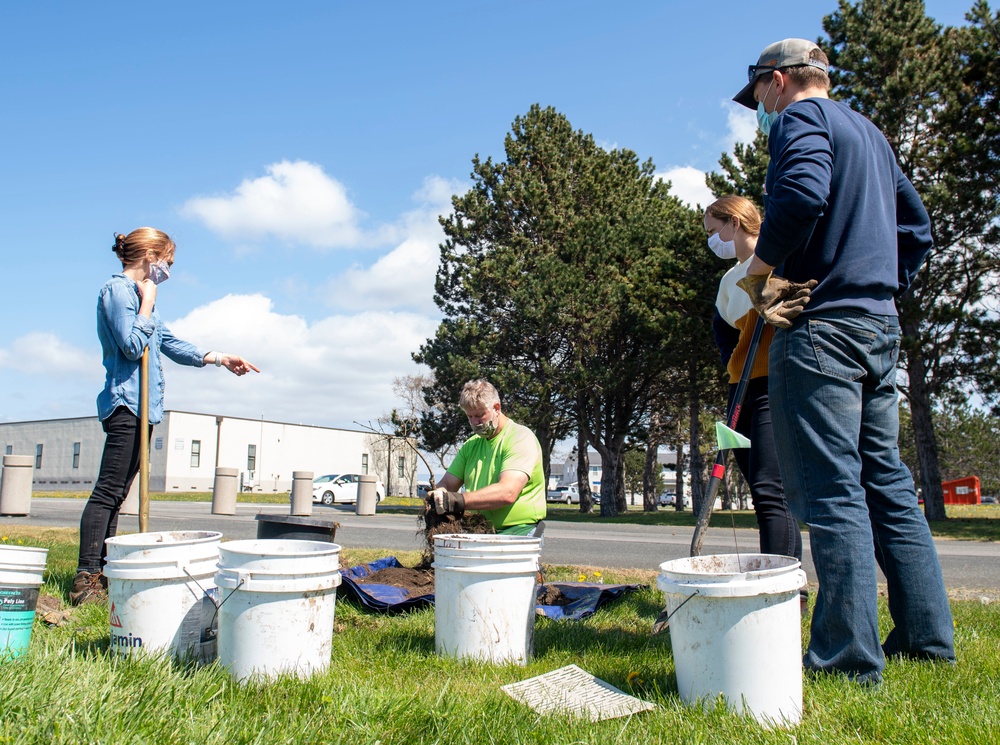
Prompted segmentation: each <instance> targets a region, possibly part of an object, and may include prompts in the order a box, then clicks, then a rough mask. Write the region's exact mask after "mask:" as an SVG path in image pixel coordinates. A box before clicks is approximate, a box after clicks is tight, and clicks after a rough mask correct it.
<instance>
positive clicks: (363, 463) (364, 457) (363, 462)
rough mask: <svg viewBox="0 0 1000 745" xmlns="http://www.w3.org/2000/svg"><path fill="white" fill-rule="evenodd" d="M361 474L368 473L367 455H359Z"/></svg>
mask: <svg viewBox="0 0 1000 745" xmlns="http://www.w3.org/2000/svg"><path fill="white" fill-rule="evenodd" d="M361 473H365V474H366V473H368V453H362V454H361Z"/></svg>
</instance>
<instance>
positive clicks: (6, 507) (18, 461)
mask: <svg viewBox="0 0 1000 745" xmlns="http://www.w3.org/2000/svg"><path fill="white" fill-rule="evenodd" d="M34 475H35V459H34V458H33V457H31V456H30V455H5V456H4V457H3V476H2V478H0V515H27V514H28V512H30V511H31V479H32V477H33V476H34Z"/></svg>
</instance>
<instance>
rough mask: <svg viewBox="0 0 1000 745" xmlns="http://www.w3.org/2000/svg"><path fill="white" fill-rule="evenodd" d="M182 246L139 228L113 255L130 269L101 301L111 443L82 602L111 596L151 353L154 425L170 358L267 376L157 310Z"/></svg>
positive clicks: (92, 502)
mask: <svg viewBox="0 0 1000 745" xmlns="http://www.w3.org/2000/svg"><path fill="white" fill-rule="evenodd" d="M174 248H175V247H174V242H173V241H172V240H170V237H169V236H168V235H167V234H166V233H164V232H162V231H160V230H156V229H155V228H138V229H136V230H133V231H132V232H131V233H129V234H128V235H127V236H126V235H122V234H120V233H119V234H118V235H116V236H115V245H114V246H113V247H112V250H113V251H114V252H115V254H116V255H117V256H118V258H119V259H120V260H121V262H122V271H121V273H120V274H116V275H114V276H113V277H112V278H111V279H109V280H108V281H107V282H106V283H105V285H104V287H102V288H101V292H100V295H99V297H98V300H97V336H98V338H99V339H100V341H101V349H102V351H103V356H104V368H105V370H106V371H107V377H106V379H105V383H104V390H102V391H101V393H100V395H98V397H97V414H98V417H99V418H100V420H101V423H102V426H103V428H104V432H105V433H106V434H107V438H106V440H105V443H104V454H103V456H102V457H101V470H100V472H99V474H98V477H97V483H96V484H94V491H93V493H92V494H91V495H90V499H89V500H87V505H86V507H84V509H83V516H82V517H81V519H80V561H79V564H78V566H77V574H76V577H75V578H74V580H73V588H72V590H71V591H70V601H71V602H72V603H73V604H74V605H80V604H82V603H88V602H99V601H101V600H104V599H105V597H106V592H105V591H106V588H107V580H106V579H105V578H104V574H103V572H102V570H103V566H104V559H105V554H106V547H105V543H104V542H105V540H107V539H108V538H110V537H112V536H114V535H115V534H116V532H117V529H118V511H119V509H121V506H122V503H123V502H124V501H125V497H126V496H128V492H129V489H130V488H131V486H132V481H133V480H134V479H135V475H136V473H138V471H139V439H140V431H139V430H140V423H139V396H140V393H141V391H140V386H139V370H140V365H141V361H142V353H143V350H144V349H146V348H147V347H148V349H149V423H150V430H151V431H152V425H154V424H157V423H159V422H160V420H161V419H163V370H162V368H161V365H160V355H161V354H163V355H165V356H167V357H168V358H170V359H171V360H173V361H174V362H176V363H178V364H180V365H190V366H192V367H204V366H205V365H207V364H212V363H214V364H215V366H216V367H223V366H225V367H226V368H228V369H229V370H230V371H231V372H233V373H234V374H236V375H245V374H246V373H248V372H249V371H250V370H253V371H255V372H260V370H258V369H257V368H256V367H254V366H253V365H252V364H250V363H249V362H247V361H246V360H245V359H243V358H242V357H238V356H236V355H230V354H223V353H221V352H203V351H202V350H200V349H198V348H197V347H195V346H194V345H193V344H189V343H188V342H186V341H181V340H180V339H178V338H177V337H175V336H174V335H173V334H171V333H170V330H169V329H167V327H166V326H164V325H163V322H162V321H161V320H160V317H159V314H158V313H157V312H156V308H155V302H156V292H157V286H158V285H159V284H160V283H162V282H164V281H165V280H166V279H167V278H168V277H169V276H170V267H171V266H172V265H173V263H174Z"/></svg>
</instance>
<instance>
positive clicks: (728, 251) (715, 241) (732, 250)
mask: <svg viewBox="0 0 1000 745" xmlns="http://www.w3.org/2000/svg"><path fill="white" fill-rule="evenodd" d="M727 224H728V223H727ZM721 232H722V231H721V230H720V231H717V232H715V233H712V235H710V236H708V247H709V248H710V249H712V253H714V254H715V255H716V256H718V257H719V258H720V259H735V258H736V231H735V230H734V231H733V239H732V240H731V241H724V240H722V236H721V235H720V233H721Z"/></svg>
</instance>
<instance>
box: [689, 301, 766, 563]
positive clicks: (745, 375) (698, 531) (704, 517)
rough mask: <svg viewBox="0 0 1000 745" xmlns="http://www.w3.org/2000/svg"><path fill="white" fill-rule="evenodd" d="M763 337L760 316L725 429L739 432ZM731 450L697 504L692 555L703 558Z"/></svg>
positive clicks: (717, 464) (714, 470)
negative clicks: (703, 548) (709, 525)
mask: <svg viewBox="0 0 1000 745" xmlns="http://www.w3.org/2000/svg"><path fill="white" fill-rule="evenodd" d="M763 334H764V318H763V317H762V316H757V324H756V325H755V326H754V327H753V336H751V337H750V346H749V348H748V349H747V358H746V361H744V363H743V370H742V371H741V372H740V382H739V384H738V385H737V386H736V395H734V396H733V400H732V403H730V404H729V411H728V412H726V426H727V427H729V428H730V429H736V423H737V422H738V421H739V419H740V410H741V409H742V408H743V399H744V398H746V395H747V386H748V385H749V384H750V372H751V370H753V363H754V360H756V359H757V349H758V348H759V347H760V337H761V336H762V335H763ZM728 453H729V451H728V450H720V451H719V453H718V455H716V456H715V465H713V466H712V477H711V478H710V479H709V481H708V489H707V490H706V491H707V494H706V495H705V497H704V498H703V499H702V501H701V504H699V505H698V521H697V522H696V523H695V526H694V535H693V536H692V537H691V555H692V556H701V547H702V544H703V543H704V542H705V532H706V531H707V530H708V522H709V520H711V519H712V508H713V506H714V505H715V496H716V495H717V494H718V493H719V485H720V484H722V479H724V478H725V477H726V455H727V454H728Z"/></svg>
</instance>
